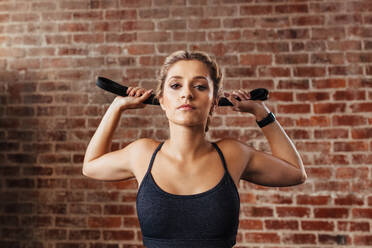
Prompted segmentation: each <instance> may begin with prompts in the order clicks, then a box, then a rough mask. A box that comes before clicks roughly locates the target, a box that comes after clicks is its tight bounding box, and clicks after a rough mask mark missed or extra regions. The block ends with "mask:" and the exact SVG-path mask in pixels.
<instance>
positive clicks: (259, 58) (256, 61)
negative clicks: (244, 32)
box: [240, 54, 272, 66]
mask: <svg viewBox="0 0 372 248" xmlns="http://www.w3.org/2000/svg"><path fill="white" fill-rule="evenodd" d="M271 63H272V56H271V55H268V54H249V55H240V64H242V65H252V66H256V65H270V64H271Z"/></svg>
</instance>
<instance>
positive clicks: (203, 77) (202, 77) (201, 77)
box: [168, 76, 208, 80]
mask: <svg viewBox="0 0 372 248" xmlns="http://www.w3.org/2000/svg"><path fill="white" fill-rule="evenodd" d="M172 78H183V77H181V76H172V77H170V78H169V79H168V80H170V79H172ZM192 79H205V80H208V79H207V78H206V77H205V76H195V77H193V78H192Z"/></svg>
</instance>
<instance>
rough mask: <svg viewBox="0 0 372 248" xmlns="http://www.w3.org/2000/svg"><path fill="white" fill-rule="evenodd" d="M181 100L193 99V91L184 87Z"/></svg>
mask: <svg viewBox="0 0 372 248" xmlns="http://www.w3.org/2000/svg"><path fill="white" fill-rule="evenodd" d="M181 98H186V99H192V98H193V94H192V91H191V90H190V89H189V88H188V87H184V88H183V89H182V92H181Z"/></svg>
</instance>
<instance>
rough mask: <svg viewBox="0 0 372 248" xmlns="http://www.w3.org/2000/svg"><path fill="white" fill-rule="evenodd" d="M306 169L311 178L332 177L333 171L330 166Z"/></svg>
mask: <svg viewBox="0 0 372 248" xmlns="http://www.w3.org/2000/svg"><path fill="white" fill-rule="evenodd" d="M306 171H307V173H308V174H309V177H311V178H319V179H330V178H331V176H332V172H331V170H330V169H328V168H308V169H306Z"/></svg>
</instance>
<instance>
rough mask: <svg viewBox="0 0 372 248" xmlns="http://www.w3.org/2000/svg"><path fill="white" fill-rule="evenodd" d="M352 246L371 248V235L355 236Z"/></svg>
mask: <svg viewBox="0 0 372 248" xmlns="http://www.w3.org/2000/svg"><path fill="white" fill-rule="evenodd" d="M354 244H355V245H362V246H371V245H372V235H355V236H354Z"/></svg>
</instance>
